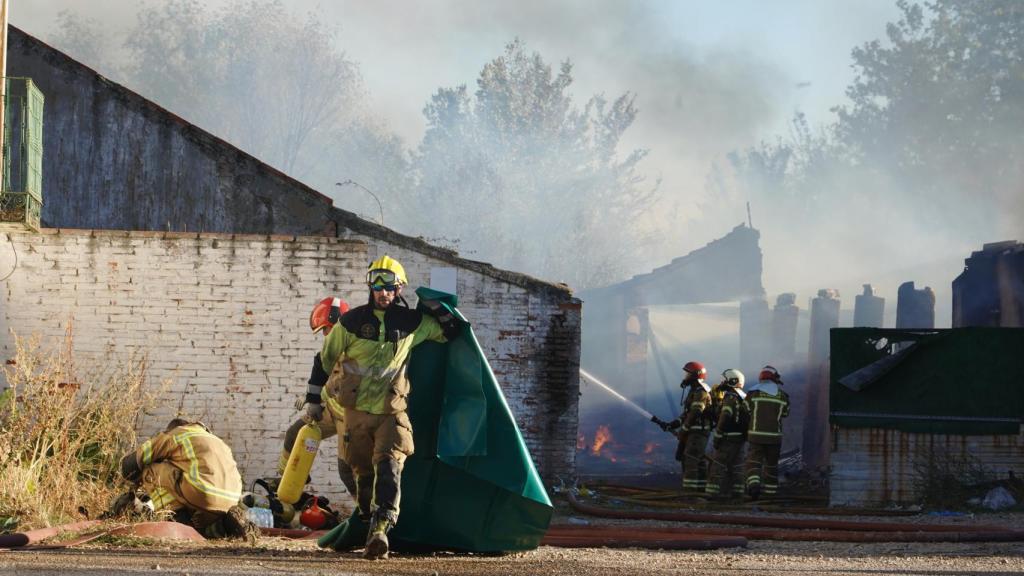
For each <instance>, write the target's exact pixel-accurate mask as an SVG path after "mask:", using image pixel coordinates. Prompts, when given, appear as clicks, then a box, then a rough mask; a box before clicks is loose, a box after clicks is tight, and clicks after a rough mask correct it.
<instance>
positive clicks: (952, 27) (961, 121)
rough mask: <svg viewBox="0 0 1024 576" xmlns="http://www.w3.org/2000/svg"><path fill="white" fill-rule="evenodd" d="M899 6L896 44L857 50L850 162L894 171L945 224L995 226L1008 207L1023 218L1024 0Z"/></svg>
mask: <svg viewBox="0 0 1024 576" xmlns="http://www.w3.org/2000/svg"><path fill="white" fill-rule="evenodd" d="M897 4H898V6H899V8H900V10H901V12H902V16H901V18H900V19H899V20H898V21H897V22H895V23H891V24H889V25H888V27H887V36H888V44H883V43H882V42H880V41H874V42H869V43H867V44H865V45H864V46H861V47H859V48H857V49H855V50H854V51H853V60H854V68H855V69H856V71H857V77H856V79H855V81H854V82H853V84H852V85H851V86H850V87H849V89H848V90H847V95H848V96H849V97H850V99H851V100H852V104H851V105H849V106H843V107H840V108H838V109H837V112H838V114H839V121H838V123H837V126H836V128H837V137H838V141H839V143H840V144H841V145H842V146H843V148H844V150H845V151H846V152H847V153H848V154H849V160H850V162H851V163H853V164H855V165H857V166H865V167H869V168H870V169H872V170H873V171H875V172H878V173H882V174H885V175H886V176H889V177H891V178H892V179H893V180H894V181H895V184H896V186H897V187H898V188H899V189H900V190H901V193H903V194H906V195H907V196H908V198H909V199H910V200H911V201H913V202H914V203H915V204H917V205H918V206H919V207H921V208H923V209H926V210H928V214H929V216H930V217H932V218H934V220H935V222H936V223H937V224H941V225H949V226H953V227H954V228H962V227H964V226H975V227H985V226H990V225H991V224H993V223H995V222H997V221H998V220H1000V218H1001V217H1002V216H1001V213H1003V212H1005V210H1006V208H1007V207H1012V208H1013V210H1014V214H1013V215H1012V216H1013V217H1014V218H1016V219H1017V221H1018V222H1020V221H1024V206H1022V202H1021V200H1020V197H1021V182H1022V181H1024V141H1022V139H1021V137H1020V134H1022V133H1024V4H1022V3H1020V2H1016V1H1013V0H992V1H986V2H955V1H952V0H935V1H932V2H927V3H924V4H918V3H910V2H908V1H907V0H899V2H897ZM968 197H973V198H982V199H985V200H988V201H982V202H978V201H973V202H970V203H966V202H963V201H964V200H966V199H967V198H968ZM953 202H957V204H963V205H964V207H965V208H966V210H950V209H949V205H950V204H951V203H953ZM1018 230H1022V231H1024V227H1020V226H1018Z"/></svg>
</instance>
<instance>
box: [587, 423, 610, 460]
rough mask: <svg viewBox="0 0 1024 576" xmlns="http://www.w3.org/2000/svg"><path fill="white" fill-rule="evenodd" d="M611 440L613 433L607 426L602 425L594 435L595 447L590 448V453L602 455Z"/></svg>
mask: <svg viewBox="0 0 1024 576" xmlns="http://www.w3.org/2000/svg"><path fill="white" fill-rule="evenodd" d="M611 439H612V431H611V430H609V429H608V426H607V425H606V424H601V425H600V426H598V427H597V432H595V433H594V445H593V446H591V447H590V453H591V454H593V455H594V456H597V455H599V454H601V448H602V447H603V446H604V445H605V444H607V443H608V441H609V440H611Z"/></svg>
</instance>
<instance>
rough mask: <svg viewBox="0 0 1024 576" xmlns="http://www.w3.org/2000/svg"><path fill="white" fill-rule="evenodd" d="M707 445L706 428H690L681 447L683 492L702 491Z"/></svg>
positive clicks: (704, 479)
mask: <svg viewBox="0 0 1024 576" xmlns="http://www.w3.org/2000/svg"><path fill="white" fill-rule="evenodd" d="M707 445H708V432H707V431H706V430H691V431H690V432H689V434H687V436H686V444H685V446H684V447H683V460H682V465H683V492H684V493H701V492H704V487H705V484H706V483H707V476H706V471H707V464H706V463H705V460H706V459H707V456H705V455H704V450H705V449H706V448H707Z"/></svg>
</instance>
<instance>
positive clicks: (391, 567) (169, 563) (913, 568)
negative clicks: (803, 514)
mask: <svg viewBox="0 0 1024 576" xmlns="http://www.w3.org/2000/svg"><path fill="white" fill-rule="evenodd" d="M273 540H276V539H264V541H261V543H260V544H258V545H257V546H256V547H254V548H231V547H223V546H202V547H199V548H196V547H182V548H162V549H157V550H152V549H138V548H134V549H133V548H123V547H109V546H105V547H95V546H90V547H83V548H76V549H64V550H59V551H38V552H14V551H11V552H0V572H2V573H4V574H32V575H49V574H68V575H74V576H79V575H81V576H85V575H89V576H92V575H97V574H119V575H120V574H161V573H166V574H175V575H183V574H189V575H193V576H200V575H210V576H214V575H217V576H220V575H225V576H226V575H234V574H323V575H327V574H403V575H405V574H408V575H420V576H428V575H433V574H437V575H442V574H460V575H461V574H466V575H469V574H473V575H476V574H480V575H492V574H493V575H499V574H500V575H506V574H507V575H524V576H525V575H553V574H574V575H595V576H601V575H609V576H627V575H633V574H636V575H657V574H787V575H801V574H836V575H838V574H851V575H860V576H863V575H865V574H915V575H918V574H921V575H923V574H978V575H985V576H992V575H996V574H1020V573H1022V572H1024V543H1014V544H869V545H856V544H833V543H826V544H819V543H790V542H786V543H778V542H751V543H750V545H749V546H748V547H747V548H745V549H742V548H737V549H728V550H716V551H703V552H667V551H646V550H612V549H595V548H587V549H573V550H569V549H561V548H552V547H548V546H542V547H541V548H539V549H537V550H534V551H531V552H525V553H519V554H509V555H504V556H475V555H448V554H445V555H433V556H404V557H403V556H396V557H394V558H392V559H390V560H387V561H378V562H370V561H366V560H362V559H361V558H360V557H359V556H358V555H357V554H338V553H334V552H326V551H323V550H319V549H317V548H316V545H315V544H314V543H312V542H302V543H301V545H298V544H297V543H294V542H289V543H286V544H285V545H278V544H277V543H276V542H273Z"/></svg>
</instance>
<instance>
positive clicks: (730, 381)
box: [722, 368, 746, 388]
mask: <svg viewBox="0 0 1024 576" xmlns="http://www.w3.org/2000/svg"><path fill="white" fill-rule="evenodd" d="M745 380H746V378H745V377H744V376H743V372H740V371H739V370H737V369H735V368H729V369H728V370H726V371H725V372H722V383H723V384H726V385H728V386H732V387H733V388H743V382H744V381H745Z"/></svg>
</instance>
